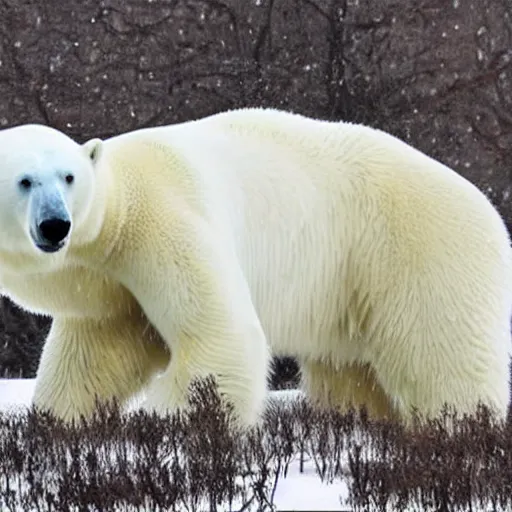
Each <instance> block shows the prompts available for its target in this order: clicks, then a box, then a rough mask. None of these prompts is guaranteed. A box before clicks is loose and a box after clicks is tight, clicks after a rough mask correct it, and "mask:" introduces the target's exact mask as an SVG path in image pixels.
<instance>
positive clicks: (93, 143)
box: [82, 138, 103, 165]
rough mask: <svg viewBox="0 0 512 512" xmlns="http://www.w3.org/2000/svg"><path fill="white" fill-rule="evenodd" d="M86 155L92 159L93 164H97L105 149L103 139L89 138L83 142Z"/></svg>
mask: <svg viewBox="0 0 512 512" xmlns="http://www.w3.org/2000/svg"><path fill="white" fill-rule="evenodd" d="M82 147H83V149H84V153H85V156H86V157H87V158H88V159H89V160H90V161H91V163H92V165H96V163H97V162H98V160H99V159H100V157H101V153H102V151H103V141H102V140H101V139H98V138H95V139H91V140H88V141H87V142H85V143H84V144H83V146H82Z"/></svg>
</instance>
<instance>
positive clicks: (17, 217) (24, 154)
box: [0, 124, 100, 254]
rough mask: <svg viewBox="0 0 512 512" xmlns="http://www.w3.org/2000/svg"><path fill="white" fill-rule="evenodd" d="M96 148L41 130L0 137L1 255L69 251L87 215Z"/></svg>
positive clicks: (23, 128) (35, 127)
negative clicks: (69, 246) (67, 248)
mask: <svg viewBox="0 0 512 512" xmlns="http://www.w3.org/2000/svg"><path fill="white" fill-rule="evenodd" d="M99 147H100V146H99V145H98V144H97V142H96V139H93V140H91V141H89V142H87V143H86V144H84V145H80V144H78V143H76V142H74V141H73V140H72V139H71V138H69V137H67V136H66V135H64V134H63V133H62V132H60V131H58V130H55V129H52V128H49V127H47V126H43V125H35V124H29V125H21V126H17V127H14V128H8V129H5V130H2V131H0V249H2V250H5V251H9V252H17V253H25V254H27V253H32V254H34V250H35V251H36V253H39V254H48V253H56V252H58V251H60V250H62V249H63V248H65V247H66V246H67V245H68V242H69V240H70V238H71V234H72V232H73V230H74V229H76V228H77V227H79V226H80V224H81V223H83V222H85V220H86V219H87V216H88V213H89V211H90V209H91V204H92V201H93V196H94V193H95V174H94V163H95V160H96V157H97V154H96V153H97V151H98V148H99Z"/></svg>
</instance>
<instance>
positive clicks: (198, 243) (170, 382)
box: [118, 218, 270, 426]
mask: <svg viewBox="0 0 512 512" xmlns="http://www.w3.org/2000/svg"><path fill="white" fill-rule="evenodd" d="M181 220H182V219H179V218H173V219H169V218H168V219H166V225H165V226H164V227H163V228H162V230H161V231H159V232H158V233H152V235H151V239H148V240H141V241H140V242H139V243H138V244H137V247H133V248H132V250H131V251H130V254H129V255H127V258H126V260H125V261H126V264H125V266H124V268H123V270H122V272H123V275H121V276H120V279H121V281H122V283H123V284H124V285H125V286H126V287H127V288H128V289H129V290H130V291H131V293H132V294H133V295H134V297H135V298H136V300H137V301H138V303H139V304H140V305H141V307H142V309H143V310H144V312H145V314H146V315H147V317H148V318H149V320H150V321H151V323H152V324H153V325H154V326H155V328H156V329H157V330H158V331H159V332H160V334H161V336H162V338H163V339H165V340H166V342H167V343H168V344H169V348H170V350H171V352H172V355H173V357H172V359H171V361H170V363H169V366H168V368H167V370H166V371H165V372H164V373H163V374H162V375H161V376H160V377H159V378H157V379H155V380H154V381H153V382H152V383H151V385H150V388H149V390H148V394H147V404H146V405H147V406H149V407H150V408H152V409H156V410H159V411H160V412H167V411H169V412H172V411H173V410H176V409H177V408H182V407H185V406H186V404H187V398H188V390H189V386H190V384H191V382H192V381H193V380H194V379H195V378H201V377H206V376H213V377H214V379H215V380H216V382H217V385H218V389H219V392H220V393H221V395H223V396H224V398H225V399H226V400H227V401H228V402H229V403H231V404H232V405H233V406H234V413H235V417H236V419H237V420H238V421H239V423H240V425H241V426H250V425H253V424H255V423H256V422H257V420H258V419H259V417H260V414H261V412H262V411H263V409H264V405H265V400H266V393H267V376H268V371H269V360H270V354H269V348H268V344H267V340H266V337H265V334H264V333H263V329H262V327H261V325H260V321H259V318H258V315H257V314H256V311H255V309H254V306H253V303H252V300H251V296H250V293H249V289H248V286H247V283H246V280H245V277H244V275H243V273H242V272H241V269H240V267H239V264H238V261H237V259H236V257H235V256H234V254H233V251H230V250H229V249H228V247H229V244H227V243H223V242H222V237H218V236H217V235H216V233H215V230H214V229H212V228H211V227H210V226H207V225H204V224H202V223H201V221H198V220H197V219H194V221H193V222H190V220H188V221H187V222H181ZM168 226H171V227H172V232H171V233H168V232H166V231H165V229H167V227H168ZM137 262H140V264H139V263H137ZM122 267H123V266H122V265H118V268H122Z"/></svg>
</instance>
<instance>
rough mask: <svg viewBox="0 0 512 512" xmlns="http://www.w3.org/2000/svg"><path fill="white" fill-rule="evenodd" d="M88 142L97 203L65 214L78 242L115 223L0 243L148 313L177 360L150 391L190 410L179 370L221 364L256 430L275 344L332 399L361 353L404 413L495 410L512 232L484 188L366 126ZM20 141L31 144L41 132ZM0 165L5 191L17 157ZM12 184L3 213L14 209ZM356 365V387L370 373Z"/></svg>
mask: <svg viewBox="0 0 512 512" xmlns="http://www.w3.org/2000/svg"><path fill="white" fill-rule="evenodd" d="M5 133H6V131H5V132H4V134H5ZM4 136H5V135H2V134H0V140H2V137H4ZM34 138H35V140H37V136H34ZM55 144H56V146H57V147H59V145H60V144H61V141H60V137H59V136H56V137H55ZM31 146H32V144H31ZM31 146H30V147H31ZM18 147H19V146H18ZM10 148H16V145H14V144H13V145H12V146H10ZM96 150H97V151H98V154H97V155H95V158H94V159H93V163H92V165H91V167H92V171H91V172H92V174H91V176H94V178H90V179H91V183H97V184H96V185H94V187H95V189H94V190H96V195H97V196H98V197H99V198H97V199H95V201H96V202H94V201H93V202H92V205H91V208H90V209H87V208H86V207H84V208H83V209H84V212H85V213H84V212H82V211H81V210H80V211H79V212H75V213H74V214H75V215H77V216H78V215H80V214H81V213H84V219H86V220H84V221H83V222H77V223H75V224H76V226H75V227H74V229H76V230H77V232H81V233H83V237H85V233H87V229H86V228H85V227H84V226H89V225H98V222H99V223H100V224H101V218H102V216H104V217H105V218H108V222H107V224H108V226H107V227H105V226H103V227H102V230H100V234H99V235H98V234H95V235H94V236H92V238H93V242H92V245H91V243H89V242H87V243H89V245H87V243H85V242H82V241H81V239H80V238H77V240H76V244H75V241H74V238H73V236H74V234H73V235H72V237H71V242H70V248H69V249H68V250H67V252H66V253H63V254H62V255H60V253H58V254H57V255H55V256H51V257H50V258H49V257H48V255H37V256H33V257H32V259H30V261H26V255H25V252H27V251H28V249H27V248H26V246H27V243H25V242H23V240H25V239H24V238H23V237H24V234H23V231H22V230H21V229H20V228H17V229H14V231H13V230H9V231H6V236H5V237H4V238H3V241H1V242H0V262H3V261H7V259H6V257H5V256H4V254H3V253H2V252H1V249H2V248H5V247H9V244H12V246H13V247H15V248H16V249H15V252H19V253H21V254H20V256H23V258H25V259H23V258H21V259H19V261H20V262H25V263H24V264H26V265H27V266H26V268H29V267H30V268H32V267H33V266H34V265H37V264H38V263H39V262H40V264H41V271H42V272H43V273H44V272H46V271H47V266H46V265H47V264H46V263H45V262H47V261H49V260H50V259H51V260H52V261H58V263H56V264H55V265H57V268H59V269H61V268H62V269H65V268H66V267H65V266H62V265H74V266H75V267H77V266H78V268H79V269H80V268H84V269H88V272H90V273H91V274H94V276H97V279H98V280H101V279H107V280H108V282H109V283H111V286H112V293H114V294H116V293H120V294H128V295H129V297H133V298H134V299H135V301H133V300H132V302H130V298H126V303H127V304H129V306H126V307H125V306H122V307H121V309H122V310H123V311H125V312H126V308H127V307H130V308H138V307H139V306H140V308H141V314H142V312H143V313H144V314H145V315H147V318H148V319H149V321H150V322H151V324H152V325H153V326H154V327H155V328H156V330H157V331H158V333H159V334H160V336H161V338H162V339H163V340H164V341H165V343H166V344H167V346H168V347H169V349H170V351H171V354H172V357H171V358H170V362H169V365H168V367H167V369H166V370H165V372H164V373H163V374H162V375H161V376H160V377H159V378H157V379H155V381H154V382H153V384H152V387H151V388H150V390H149V393H148V394H149V397H150V401H151V403H153V404H155V405H156V406H158V407H163V408H166V407H171V408H172V407H175V406H179V405H182V404H183V403H184V400H185V396H186V389H187V387H188V384H189V383H190V380H191V379H192V378H193V377H194V376H196V375H203V374H206V373H213V374H215V375H217V377H218V381H219V385H220V388H221V391H222V392H223V393H224V394H225V395H226V396H227V397H228V398H229V399H230V400H231V402H232V403H234V404H235V407H236V410H237V412H238V413H239V416H240V417H241V418H242V419H243V422H244V423H247V424H252V423H253V422H254V421H256V419H257V417H258V416H259V413H260V412H261V407H262V403H263V401H264V397H265V393H266V386H265V378H266V371H267V364H268V350H267V344H268V345H270V346H271V348H272V351H273V352H274V353H275V354H286V355H292V356H295V357H297V358H298V360H299V362H300V364H301V367H302V370H303V372H304V381H305V385H306V387H307V388H309V389H308V390H309V391H310V392H311V394H313V395H315V394H319V395H320V394H322V393H323V392H324V391H325V389H324V390H323V391H321V390H320V388H322V387H324V388H325V387H326V386H328V387H330V389H331V390H332V391H334V392H335V393H336V394H337V395H339V396H336V397H334V398H335V399H338V401H340V402H343V401H344V399H345V397H343V396H341V395H343V393H345V387H341V386H340V387H337V386H336V384H335V383H336V382H343V378H344V376H345V377H346V376H347V375H349V373H347V372H349V371H353V368H354V367H356V366H357V365H361V366H365V367H368V368H370V369H371V371H372V372H373V375H374V377H373V378H372V379H373V380H372V379H370V380H372V384H371V386H370V385H369V384H368V385H367V384H363V385H364V386H367V387H368V389H365V390H364V392H363V393H362V399H361V398H360V399H361V400H362V401H363V402H364V401H365V400H371V396H372V393H373V390H374V387H375V386H377V387H379V388H382V390H383V391H384V393H385V394H386V396H387V397H389V399H390V402H391V404H392V406H393V407H394V408H396V409H397V411H398V412H399V414H400V415H401V416H402V417H404V418H406V419H407V418H409V417H410V414H411V411H412V408H414V407H416V408H418V410H419V411H420V412H421V413H423V414H425V415H431V414H435V413H437V412H439V410H440V408H441V407H442V405H443V404H444V403H445V402H447V403H448V404H449V405H453V406H455V407H456V408H457V409H458V411H459V412H473V411H474V409H475V407H476V405H477V403H478V401H482V402H484V403H486V404H487V405H489V406H491V407H493V408H495V410H496V411H497V412H498V413H499V414H500V415H501V416H504V415H505V413H506V410H507V405H508V398H509V396H508V395H509V378H508V375H509V371H508V365H509V357H510V349H511V339H510V325H509V322H510V315H511V311H512V286H511V285H512V275H511V272H512V259H511V249H510V243H509V236H508V233H507V230H506V228H505V226H504V223H503V221H502V220H501V218H500V216H499V215H498V213H497V212H496V210H495V209H494V208H493V206H492V205H491V203H490V202H489V201H488V200H487V199H486V197H485V196H484V195H483V194H482V193H481V192H480V191H479V190H478V189H477V188H476V187H475V186H473V185H472V184H471V183H469V182H468V181H467V180H465V179H464V178H462V177H461V176H460V175H458V174H456V173H455V172H454V171H452V170H450V169H448V168H447V167H446V166H444V165H442V164H441V163H439V162H437V161H435V160H433V159H431V158H429V157H427V156H426V155H424V154H422V153H421V152H419V151H417V150H415V149H413V148H412V147H410V146H408V145H407V144H405V143H404V142H402V141H400V140H398V139H396V138H394V137H392V136H390V135H388V134H385V133H383V132H381V131H378V130H375V129H372V128H369V127H364V126H360V125H352V124H348V123H328V122H322V121H318V120H312V119H308V118H305V117H302V116H299V115H293V114H287V113H284V112H278V111H273V110H260V109H244V110H239V111H231V112H226V113H223V114H218V115H215V116H211V117H209V118H206V119H202V120H198V121H194V122H189V123H184V124H180V125H174V126H168V127H159V128H149V129H144V130H139V131H135V132H130V133H127V134H124V135H120V136H117V137H113V138H112V139H109V140H106V141H103V142H101V141H94V142H91V143H90V144H89V146H88V147H87V148H86V152H91V151H96ZM3 151H5V149H4V150H3ZM10 151H14V152H15V149H10ZM30 151H32V152H34V153H35V154H36V155H38V154H39V153H38V149H37V145H36V147H35V149H32V147H31V149H30ZM80 151H82V152H83V151H84V149H83V148H78V147H77V154H78V153H79V152H80ZM98 155H99V156H98ZM96 159H97V161H96ZM77 160H78V161H79V160H80V159H79V157H78V156H77ZM17 162H21V163H19V165H20V166H21V168H23V166H24V164H23V160H19V159H18V160H17ZM1 165H2V171H1V175H2V178H1V179H2V180H3V181H4V185H3V189H4V190H6V189H8V187H9V178H10V177H12V174H13V170H12V167H9V166H8V165H5V164H1ZM46 165H47V166H48V168H50V167H51V165H52V163H51V161H50V162H49V163H47V164H46ZM103 179H104V180H105V183H102V182H101V180H103ZM98 180H99V181H98ZM85 189H86V190H88V188H87V187H85ZM4 193H5V192H4ZM103 196H104V197H105V198H106V199H105V200H104V199H102V197H103ZM6 197H7V198H8V203H9V204H8V205H7V210H6V209H5V208H4V206H3V203H0V215H1V216H0V218H7V217H8V213H6V212H7V211H8V208H9V207H11V208H17V207H18V204H16V199H15V196H13V195H9V194H7V195H6ZM84 204H85V203H84ZM95 212H96V213H95ZM98 212H99V213H98ZM109 212H110V213H109ZM21 213H22V214H24V213H23V211H22V212H21ZM92 217H94V218H95V219H96V220H95V221H94V222H92V221H90V218H92ZM105 233H108V236H106V235H105ZM86 238H87V237H86ZM89 238H91V237H89ZM84 240H85V238H84ZM107 241H108V243H107ZM74 244H75V245H74ZM104 245H108V248H104V249H103V252H102V250H101V248H102V247H103V246H104ZM74 247H76V250H73V248H74ZM31 250H32V249H31ZM28 252H29V251H28ZM103 253H105V254H106V256H105V258H103ZM31 254H32V253H31ZM12 264H13V262H12V261H8V263H7V265H8V266H9V265H12ZM59 265H61V266H62V267H59ZM17 271H18V272H19V273H20V274H23V272H24V268H23V266H21V267H20V268H17ZM63 272H64V273H63V275H64V277H65V276H66V275H67V274H66V271H63ZM102 276H103V277H102ZM93 281H94V280H93ZM2 285H3V287H4V289H5V290H6V292H7V293H8V294H10V295H11V296H13V297H15V298H16V300H17V301H18V303H20V304H22V305H24V306H26V307H27V305H29V306H30V305H31V304H32V303H33V302H34V300H35V298H34V297H36V298H37V300H36V302H38V303H41V302H42V301H43V299H45V298H46V296H45V295H44V294H42V292H41V291H40V289H39V288H37V289H36V287H34V288H33V289H30V286H28V285H27V282H26V276H25V277H24V282H23V283H16V282H15V280H12V276H11V280H9V279H7V278H6V277H5V276H3V278H2ZM85 286H87V285H85ZM55 288H56V289H53V290H52V293H54V294H56V295H57V296H58V295H59V293H58V287H55ZM97 288H98V290H100V291H101V293H103V288H101V286H99V285H98V286H97ZM55 300H56V299H55ZM73 300H74V299H72V298H71V297H70V296H69V294H68V295H66V296H65V297H64V301H65V302H66V304H71V305H72V303H73ZM99 302H101V301H100V300H99ZM122 304H124V303H122ZM71 305H70V306H69V307H71ZM96 306H97V305H96V304H94V306H93V305H91V306H90V307H91V308H92V309H94V310H95V313H97V312H96V309H97V308H96ZM98 306H102V304H98ZM59 307H60V306H59ZM77 307H78V306H77ZM100 309H101V308H100ZM107 309H108V308H107ZM49 311H50V313H51V314H52V315H54V316H57V317H58V316H59V313H60V311H59V310H58V308H57V309H56V308H52V307H49ZM116 314H117V313H116ZM91 336H92V335H91ZM114 336H115V334H114ZM70 337H72V336H71V335H70ZM64 342H65V340H64V341H62V340H60V343H64ZM77 343H79V341H78V340H77ZM62 350H64V349H62ZM95 350H96V351H97V352H98V354H100V353H101V346H98V347H97V348H96V349H95ZM68 357H71V356H68ZM135 358H136V351H135V352H134V357H133V358H132V359H135ZM45 364H46V362H45ZM66 364H67V365H68V366H69V364H70V363H69V362H66ZM74 364H75V365H76V364H77V363H74ZM166 364H167V363H166ZM48 365H49V366H48V367H50V366H51V365H50V364H49V363H48ZM315 365H316V367H315ZM313 368H316V369H315V370H313ZM350 369H352V370H350ZM104 371H105V372H106V373H108V366H106V367H105V369H104ZM315 372H316V373H315ZM44 373H45V371H44V370H41V369H40V375H42V374H44ZM83 373H84V372H83V371H82V372H81V373H80V376H81V377H82V378H83ZM350 375H352V374H350ZM354 375H356V377H351V378H350V380H351V381H357V382H355V383H354V382H352V384H355V385H356V386H360V385H361V382H363V380H364V379H363V373H361V374H357V373H355V374H354ZM53 378H55V377H53ZM70 378H71V377H70ZM360 378H361V379H360ZM45 379H51V377H50V376H45ZM327 391H329V389H327ZM346 392H347V393H352V392H353V390H351V391H349V390H348V388H347V390H346ZM41 401H42V402H49V401H50V402H51V400H50V399H48V398H45V399H44V400H41Z"/></svg>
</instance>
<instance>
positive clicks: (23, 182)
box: [20, 178, 32, 189]
mask: <svg viewBox="0 0 512 512" xmlns="http://www.w3.org/2000/svg"><path fill="white" fill-rule="evenodd" d="M31 186H32V181H31V180H30V179H29V178H23V179H22V180H20V187H21V188H24V189H29V188H30V187H31Z"/></svg>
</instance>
